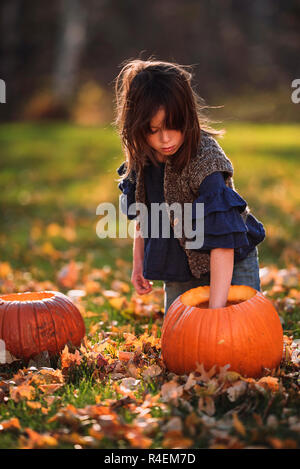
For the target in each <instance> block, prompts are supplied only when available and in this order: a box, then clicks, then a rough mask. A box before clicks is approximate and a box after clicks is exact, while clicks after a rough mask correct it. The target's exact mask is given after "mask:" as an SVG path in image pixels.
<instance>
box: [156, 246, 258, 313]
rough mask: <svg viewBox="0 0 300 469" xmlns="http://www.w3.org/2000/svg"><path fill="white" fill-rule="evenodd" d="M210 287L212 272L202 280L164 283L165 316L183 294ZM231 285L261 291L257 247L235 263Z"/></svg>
mask: <svg viewBox="0 0 300 469" xmlns="http://www.w3.org/2000/svg"><path fill="white" fill-rule="evenodd" d="M205 285H210V272H207V273H206V274H204V275H203V276H202V278H201V279H200V278H195V279H192V280H188V281H187V282H169V281H165V282H164V292H165V295H164V308H165V314H166V312H167V311H168V309H169V307H170V306H171V304H172V303H173V301H175V300H176V298H177V297H178V296H179V295H181V294H182V293H184V292H186V291H188V290H191V289H192V288H196V287H200V286H205ZM231 285H248V286H249V287H252V288H255V290H258V291H261V290H260V279H259V263H258V249H257V246H255V248H254V249H252V251H250V252H249V254H248V256H247V257H246V258H245V259H243V260H242V261H239V262H234V266H233V273H232V280H231Z"/></svg>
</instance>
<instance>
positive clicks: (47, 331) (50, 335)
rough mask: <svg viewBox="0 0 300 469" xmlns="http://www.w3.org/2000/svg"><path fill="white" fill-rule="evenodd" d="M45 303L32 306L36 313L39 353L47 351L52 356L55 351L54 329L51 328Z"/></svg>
mask: <svg viewBox="0 0 300 469" xmlns="http://www.w3.org/2000/svg"><path fill="white" fill-rule="evenodd" d="M45 303H46V302H43V301H37V302H36V303H35V305H34V308H35V309H36V311H38V315H37V318H38V325H39V326H38V331H39V340H40V350H39V353H41V352H44V351H48V352H49V354H53V353H55V351H56V343H57V342H56V339H55V329H54V328H53V321H52V315H51V313H50V311H49V309H48V308H47V306H46V305H45Z"/></svg>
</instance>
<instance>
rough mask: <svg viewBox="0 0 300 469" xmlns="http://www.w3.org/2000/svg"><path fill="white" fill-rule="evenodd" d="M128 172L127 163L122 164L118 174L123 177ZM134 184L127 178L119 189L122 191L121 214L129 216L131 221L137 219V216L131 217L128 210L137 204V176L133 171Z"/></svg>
mask: <svg viewBox="0 0 300 469" xmlns="http://www.w3.org/2000/svg"><path fill="white" fill-rule="evenodd" d="M125 171H126V167H125V161H124V163H122V164H121V166H120V167H119V168H118V169H117V173H118V174H119V176H122V174H124V173H125ZM132 175H133V179H134V182H132V181H131V180H130V178H129V176H127V178H125V179H123V180H122V181H121V182H119V184H118V188H119V189H120V191H122V194H120V197H119V199H120V208H121V212H122V213H124V215H126V216H127V218H128V219H129V220H134V219H135V218H136V217H137V214H136V215H129V214H128V209H129V207H130V205H131V204H134V203H135V188H136V176H135V172H134V171H133V173H132Z"/></svg>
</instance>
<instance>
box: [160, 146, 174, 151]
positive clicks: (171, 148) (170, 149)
mask: <svg viewBox="0 0 300 469" xmlns="http://www.w3.org/2000/svg"><path fill="white" fill-rule="evenodd" d="M174 148H175V145H173V146H172V147H168V148H163V149H162V150H163V151H172V150H174Z"/></svg>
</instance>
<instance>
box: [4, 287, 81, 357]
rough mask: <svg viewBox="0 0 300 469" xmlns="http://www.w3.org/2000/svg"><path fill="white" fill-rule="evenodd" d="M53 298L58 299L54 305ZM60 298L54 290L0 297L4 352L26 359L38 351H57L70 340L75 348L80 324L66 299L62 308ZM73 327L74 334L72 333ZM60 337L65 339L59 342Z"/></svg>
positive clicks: (78, 313) (79, 337) (62, 296)
mask: <svg viewBox="0 0 300 469" xmlns="http://www.w3.org/2000/svg"><path fill="white" fill-rule="evenodd" d="M58 294H59V295H58ZM57 296H59V297H60V299H61V300H60V301H59V302H57V303H56V302H55V298H56V297H57ZM64 296H65V295H63V294H61V293H60V292H56V291H53V292H52V291H44V292H24V293H22V294H12V295H0V331H1V336H0V338H2V339H3V340H4V341H5V344H6V349H7V350H9V351H10V352H11V353H12V354H13V355H15V356H16V357H17V358H19V357H20V358H30V357H32V356H34V355H36V354H38V353H40V352H41V351H46V350H47V351H49V353H50V354H52V353H53V352H54V353H57V352H59V351H60V350H61V349H62V348H63V346H64V345H65V344H66V343H67V342H68V340H69V339H70V337H71V338H72V339H73V342H76V343H75V344H74V345H79V342H80V340H81V338H82V337H83V331H85V328H84V322H83V319H82V316H81V314H80V312H79V310H77V309H76V307H75V305H73V304H72V303H71V302H70V300H68V301H67V302H66V303H65V305H64V307H62V304H63V298H64ZM4 297H6V299H4ZM70 304H72V307H70ZM68 308H70V310H71V311H69V310H68ZM76 312H77V321H76V320H75V315H76ZM58 325H59V326H60V327H58ZM78 326H79V327H78ZM74 328H75V329H77V330H78V332H77V331H76V332H75V333H74V331H73V329H74ZM57 334H59V335H60V338H58V336H57ZM79 334H82V335H81V336H80V335H79ZM61 338H63V339H65V340H64V341H63V343H62V341H61ZM74 338H75V339H76V341H74ZM59 345H60V346H59ZM58 346H59V348H58Z"/></svg>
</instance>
